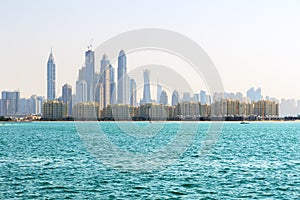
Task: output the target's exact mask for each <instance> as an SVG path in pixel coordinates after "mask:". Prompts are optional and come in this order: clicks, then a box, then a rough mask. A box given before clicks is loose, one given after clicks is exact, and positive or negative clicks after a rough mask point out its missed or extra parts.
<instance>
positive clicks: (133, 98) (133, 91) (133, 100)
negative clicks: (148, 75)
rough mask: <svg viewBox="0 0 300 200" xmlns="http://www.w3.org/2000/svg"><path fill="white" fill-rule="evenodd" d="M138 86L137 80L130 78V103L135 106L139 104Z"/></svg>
mask: <svg viewBox="0 0 300 200" xmlns="http://www.w3.org/2000/svg"><path fill="white" fill-rule="evenodd" d="M136 90H137V88H136V82H135V80H134V79H130V89H129V95H130V103H129V104H130V105H131V106H133V107H136V106H137V96H136V93H137V91H136Z"/></svg>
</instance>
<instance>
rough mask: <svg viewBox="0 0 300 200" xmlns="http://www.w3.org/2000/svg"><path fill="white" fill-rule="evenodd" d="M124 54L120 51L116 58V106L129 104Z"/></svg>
mask: <svg viewBox="0 0 300 200" xmlns="http://www.w3.org/2000/svg"><path fill="white" fill-rule="evenodd" d="M126 65H127V63H126V54H125V52H124V50H121V51H120V53H119V57H118V104H128V103H129V96H128V92H129V88H128V76H127V66H126Z"/></svg>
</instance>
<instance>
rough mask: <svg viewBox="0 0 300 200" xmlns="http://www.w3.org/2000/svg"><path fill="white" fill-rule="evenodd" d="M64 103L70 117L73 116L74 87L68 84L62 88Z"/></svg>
mask: <svg viewBox="0 0 300 200" xmlns="http://www.w3.org/2000/svg"><path fill="white" fill-rule="evenodd" d="M62 101H63V102H64V103H65V104H66V106H67V109H68V116H72V86H71V85H69V84H67V83H66V84H64V85H63V86H62Z"/></svg>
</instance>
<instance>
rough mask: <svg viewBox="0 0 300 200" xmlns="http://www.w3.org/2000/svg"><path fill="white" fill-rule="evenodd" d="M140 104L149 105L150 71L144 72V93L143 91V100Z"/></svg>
mask: <svg viewBox="0 0 300 200" xmlns="http://www.w3.org/2000/svg"><path fill="white" fill-rule="evenodd" d="M142 103H143V104H145V103H151V94H150V70H149V69H145V70H144V91H143V100H142Z"/></svg>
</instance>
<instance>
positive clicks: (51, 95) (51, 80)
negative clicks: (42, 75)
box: [47, 49, 55, 100]
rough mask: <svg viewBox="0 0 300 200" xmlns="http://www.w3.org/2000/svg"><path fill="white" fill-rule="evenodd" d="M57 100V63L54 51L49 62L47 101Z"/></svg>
mask: <svg viewBox="0 0 300 200" xmlns="http://www.w3.org/2000/svg"><path fill="white" fill-rule="evenodd" d="M54 99H55V62H54V57H53V53H52V49H51V52H50V55H49V58H48V62H47V100H54Z"/></svg>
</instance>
